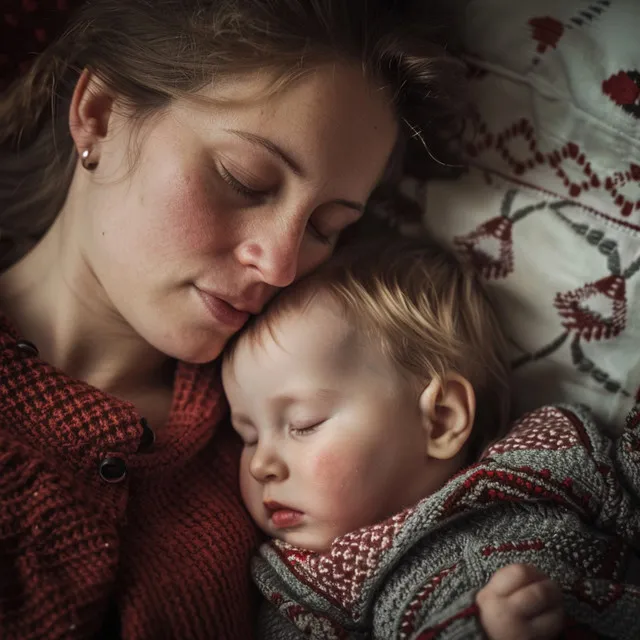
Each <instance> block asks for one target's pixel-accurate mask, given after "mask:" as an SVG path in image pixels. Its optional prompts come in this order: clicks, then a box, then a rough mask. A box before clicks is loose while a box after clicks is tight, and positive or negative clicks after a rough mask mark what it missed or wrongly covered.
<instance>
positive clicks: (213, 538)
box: [0, 319, 257, 640]
mask: <svg viewBox="0 0 640 640" xmlns="http://www.w3.org/2000/svg"><path fill="white" fill-rule="evenodd" d="M224 411H225V406H224V403H223V402H222V396H221V391H220V385H219V377H218V375H217V373H216V370H215V368H214V367H196V366H190V365H179V366H178V369H177V372H176V378H175V391H174V400H173V406H172V410H171V414H170V418H169V421H168V424H167V425H166V427H165V428H164V429H163V430H162V431H161V432H160V434H159V436H158V439H157V440H156V442H155V444H154V445H152V446H149V443H148V442H147V446H146V447H145V444H144V438H143V434H144V431H145V427H144V421H143V419H142V417H141V416H140V415H138V413H137V412H136V410H135V408H134V407H133V406H132V405H130V404H128V403H125V402H121V401H118V400H116V399H114V398H113V397H111V396H108V395H106V394H104V393H102V392H100V391H98V390H97V389H95V388H93V387H90V386H89V385H86V384H84V383H81V382H79V381H77V380H73V379H71V378H69V377H67V376H65V375H64V374H63V373H62V372H60V371H58V370H56V369H54V368H53V367H51V366H49V365H47V364H46V363H44V362H42V361H41V360H39V359H38V357H37V355H36V352H35V351H34V349H33V348H32V347H31V346H30V345H29V344H26V343H23V342H21V341H20V337H19V336H18V335H17V334H16V333H15V332H14V331H13V330H12V329H11V327H10V326H9V325H8V323H7V322H6V321H5V320H3V319H0V567H1V572H0V637H1V638H3V640H5V639H7V640H13V639H16V640H18V639H19V640H27V639H29V638H38V639H54V638H91V637H94V636H95V634H96V632H97V631H98V630H99V629H100V628H101V625H102V624H103V618H104V614H105V611H106V609H107V606H108V603H109V602H115V603H116V605H117V608H118V611H119V614H120V617H121V622H122V635H123V638H124V639H125V640H129V639H132V640H133V639H153V640H158V639H162V638H167V639H168V638H207V639H209V638H229V639H233V640H237V639H243V638H249V637H251V635H252V633H251V625H252V621H253V616H252V604H253V602H254V600H253V597H254V594H253V592H252V588H251V584H250V583H251V581H250V577H249V575H248V564H249V558H250V555H251V552H252V550H253V549H254V548H255V545H256V543H257V535H256V532H255V530H254V527H253V525H252V523H251V521H250V519H249V518H248V516H247V514H246V512H245V511H244V508H243V506H242V502H241V499H240V496H239V491H238V482H237V460H238V455H239V444H238V442H237V441H236V439H235V437H234V436H233V434H232V433H231V432H230V430H229V429H226V428H225V429H223V428H222V427H221V428H220V429H219V430H218V431H216V425H218V423H219V422H220V420H221V418H222V417H223V415H224ZM109 460H110V461H112V462H113V461H115V466H112V468H111V473H108V471H109V469H107V470H106V471H105V469H104V465H105V461H107V462H108V461H109ZM101 466H102V472H101ZM114 470H115V471H114ZM124 472H126V475H124V477H122V476H123V473H124ZM107 480H111V482H108V481H107Z"/></svg>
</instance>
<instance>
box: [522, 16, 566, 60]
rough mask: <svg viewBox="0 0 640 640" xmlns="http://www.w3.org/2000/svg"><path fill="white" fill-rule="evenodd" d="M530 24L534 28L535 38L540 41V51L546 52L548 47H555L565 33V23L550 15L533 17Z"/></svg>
mask: <svg viewBox="0 0 640 640" xmlns="http://www.w3.org/2000/svg"><path fill="white" fill-rule="evenodd" d="M529 25H530V26H531V28H532V30H533V39H534V40H537V42H538V53H544V52H545V51H546V50H547V47H553V48H554V49H555V48H556V46H557V45H558V40H560V38H561V37H562V34H563V33H564V26H563V24H562V23H561V22H558V20H556V19H555V18H551V17H549V16H545V17H543V18H531V20H529Z"/></svg>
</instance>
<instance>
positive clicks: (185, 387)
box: [0, 314, 226, 471]
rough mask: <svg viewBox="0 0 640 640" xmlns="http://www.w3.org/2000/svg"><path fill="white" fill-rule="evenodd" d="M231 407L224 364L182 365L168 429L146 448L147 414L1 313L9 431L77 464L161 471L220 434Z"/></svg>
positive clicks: (0, 412) (1, 395)
mask: <svg viewBox="0 0 640 640" xmlns="http://www.w3.org/2000/svg"><path fill="white" fill-rule="evenodd" d="M225 411H226V405H225V402H224V401H223V396H222V390H221V384H220V376H219V371H218V366H217V365H216V363H212V364H208V365H192V364H186V363H178V365H177V367H176V373H175V378H174V390H173V401H172V406H171V410H170V414H169V418H168V421H167V424H166V426H165V427H164V428H163V429H162V430H161V431H160V433H159V436H158V438H157V440H156V442H155V444H154V446H153V447H152V448H151V449H149V450H148V451H146V452H144V453H142V452H139V450H140V447H141V442H142V440H143V435H144V431H145V428H144V426H143V425H144V420H143V416H142V415H141V414H140V413H139V412H138V411H137V410H136V408H135V407H134V406H133V404H131V403H130V402H126V401H123V400H119V399H118V398H115V397H114V396H112V395H110V394H107V393H104V392H103V391H101V390H100V389H97V388H95V387H93V386H91V385H89V384H87V383H85V382H83V381H81V380H76V379H74V378H71V377H69V376H68V375H66V374H65V373H64V372H63V371H61V370H59V369H57V368H56V367H54V366H52V365H50V364H48V363H47V362H44V361H42V360H41V359H40V358H39V357H38V355H37V351H36V350H34V349H33V348H32V347H31V346H30V343H27V342H26V341H24V340H22V338H21V336H20V334H19V332H18V331H17V329H16V328H15V327H14V326H13V325H12V324H11V322H10V321H9V319H8V318H7V317H6V316H4V315H2V314H0V416H2V418H1V420H0V421H1V422H2V423H3V428H6V429H7V430H9V431H11V430H15V432H16V435H17V436H18V437H19V439H20V440H21V441H22V442H24V443H25V444H28V445H29V446H31V447H34V448H36V449H40V450H41V451H42V452H43V453H45V454H47V455H55V456H57V457H60V458H61V459H63V460H65V462H66V463H68V464H71V465H72V466H73V467H75V468H77V469H81V468H86V467H87V466H90V467H91V468H93V469H95V465H96V464H97V463H99V460H101V459H103V458H104V457H105V456H107V455H112V454H117V455H120V456H124V457H125V458H126V460H127V465H128V467H129V469H132V468H135V467H139V468H144V469H146V470H148V471H153V469H154V468H155V469H158V470H160V469H161V468H162V467H164V466H165V465H166V464H167V463H169V462H171V463H176V462H177V461H179V460H180V459H188V458H190V457H191V456H192V455H194V453H195V452H197V451H198V450H200V449H201V448H202V447H203V446H204V445H205V444H206V443H207V442H208V441H209V440H210V438H211V437H212V435H213V433H214V431H215V426H216V425H217V424H218V422H219V421H220V419H221V417H222V416H223V415H224V413H225Z"/></svg>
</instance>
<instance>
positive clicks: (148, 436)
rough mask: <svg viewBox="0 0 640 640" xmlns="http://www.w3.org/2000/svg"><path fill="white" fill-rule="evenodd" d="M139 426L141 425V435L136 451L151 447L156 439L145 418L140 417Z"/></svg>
mask: <svg viewBox="0 0 640 640" xmlns="http://www.w3.org/2000/svg"><path fill="white" fill-rule="evenodd" d="M140 426H141V427H142V436H141V437H140V444H139V445H138V453H140V452H142V451H147V450H148V449H151V447H153V445H154V444H155V441H156V433H155V431H154V430H153V429H152V428H151V427H150V426H149V423H148V422H147V420H146V418H141V419H140Z"/></svg>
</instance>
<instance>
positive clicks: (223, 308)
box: [196, 287, 250, 331]
mask: <svg viewBox="0 0 640 640" xmlns="http://www.w3.org/2000/svg"><path fill="white" fill-rule="evenodd" d="M196 290H197V291H198V295H199V296H200V298H201V299H202V301H203V302H204V304H205V306H206V307H207V310H208V311H209V313H210V314H211V315H212V316H213V318H214V319H215V320H217V321H218V322H219V323H221V324H223V325H225V326H227V327H230V328H232V329H235V330H236V331H237V330H238V329H240V328H241V327H242V326H243V325H244V323H245V322H246V321H247V320H248V319H249V315H250V314H249V313H248V312H247V311H239V310H238V309H236V308H235V307H232V306H231V305H230V304H229V303H228V302H225V301H224V300H222V299H221V298H218V297H217V296H216V295H214V294H212V293H207V292H206V291H203V290H202V289H198V288H197V287H196Z"/></svg>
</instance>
